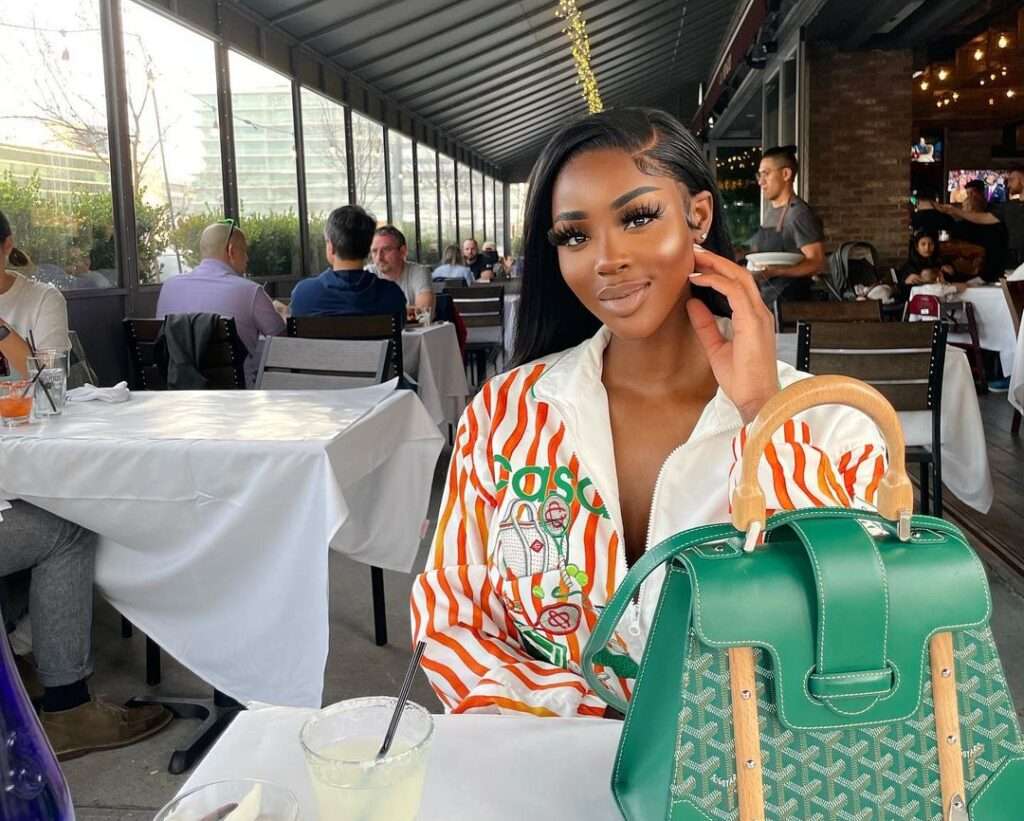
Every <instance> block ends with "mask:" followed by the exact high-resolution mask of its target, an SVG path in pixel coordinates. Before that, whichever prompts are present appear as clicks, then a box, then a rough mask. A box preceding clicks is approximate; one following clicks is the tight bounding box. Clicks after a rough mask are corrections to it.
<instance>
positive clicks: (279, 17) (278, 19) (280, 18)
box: [268, 0, 327, 26]
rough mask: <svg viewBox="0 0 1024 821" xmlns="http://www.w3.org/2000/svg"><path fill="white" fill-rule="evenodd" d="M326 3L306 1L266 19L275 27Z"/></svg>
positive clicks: (317, 0)
mask: <svg viewBox="0 0 1024 821" xmlns="http://www.w3.org/2000/svg"><path fill="white" fill-rule="evenodd" d="M326 2H327V0H308V2H306V3H299V5H297V6H292V7H291V8H290V9H285V10H284V11H282V12H280V13H278V14H275V15H274V16H273V17H270V18H268V19H269V20H270V22H271V23H273V24H274V25H275V26H279V25H281V23H283V22H284V21H285V20H290V19H291V18H292V17H297V16H298V15H300V14H303V13H304V12H307V11H309V10H310V9H312V8H315V7H316V6H320V5H322V4H324V3H326Z"/></svg>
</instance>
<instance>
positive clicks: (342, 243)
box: [290, 205, 405, 319]
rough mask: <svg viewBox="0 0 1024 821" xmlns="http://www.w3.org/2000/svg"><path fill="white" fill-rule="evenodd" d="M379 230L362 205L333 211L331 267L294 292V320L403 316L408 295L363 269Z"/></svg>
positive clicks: (326, 232) (327, 236)
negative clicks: (324, 317)
mask: <svg viewBox="0 0 1024 821" xmlns="http://www.w3.org/2000/svg"><path fill="white" fill-rule="evenodd" d="M376 227H377V225H376V223H375V222H374V220H373V217H371V216H370V215H369V214H367V213H366V211H364V210H363V209H362V208H360V207H359V206H358V205H346V206H344V207H342V208H335V209H334V210H333V211H332V212H331V215H330V216H329V217H328V218H327V224H326V226H324V239H326V240H327V261H328V262H329V263H330V266H331V267H330V268H328V269H327V270H326V271H324V272H323V273H322V274H320V276H318V277H315V278H310V279H304V280H303V281H302V282H300V283H299V284H298V285H296V286H295V288H294V289H293V290H292V301H291V305H290V309H291V315H292V316H372V315H375V314H400V315H401V316H402V318H403V319H404V318H405V294H404V293H403V292H402V289H401V288H399V287H398V286H397V285H396V284H395V283H394V282H389V281H388V280H386V279H381V278H380V277H378V276H377V275H375V274H372V273H370V272H369V271H367V270H366V269H365V268H364V267H363V262H364V260H365V259H366V257H367V255H368V254H369V253H370V245H371V244H372V243H373V232H374V230H375V229H376Z"/></svg>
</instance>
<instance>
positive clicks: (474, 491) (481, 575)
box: [411, 387, 604, 716]
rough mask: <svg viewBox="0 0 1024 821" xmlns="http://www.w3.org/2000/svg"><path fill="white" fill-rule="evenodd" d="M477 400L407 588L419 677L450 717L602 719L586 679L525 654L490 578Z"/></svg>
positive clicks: (489, 501)
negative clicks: (419, 647) (418, 646)
mask: <svg viewBox="0 0 1024 821" xmlns="http://www.w3.org/2000/svg"><path fill="white" fill-rule="evenodd" d="M486 390H487V388H486V387H485V391H486ZM483 396H484V391H481V392H480V394H478V395H477V398H476V399H475V400H474V401H473V403H472V404H471V405H470V406H469V407H468V408H467V409H466V412H465V414H464V415H463V417H462V420H461V421H460V423H459V428H458V433H457V435H456V442H455V448H454V451H453V454H452V460H451V464H450V466H449V469H448V477H447V483H446V487H445V491H444V497H443V499H442V501H441V507H440V513H439V520H438V525H437V531H436V533H435V535H434V542H433V546H432V548H431V551H430V555H429V557H428V559H427V566H426V568H425V570H424V572H423V573H421V574H420V575H419V576H418V577H417V578H416V580H415V582H414V583H413V590H412V600H411V609H412V623H413V637H414V639H415V640H416V641H423V642H425V643H426V649H425V651H424V654H423V661H422V666H423V669H424V671H425V672H426V674H427V678H428V679H429V680H430V683H431V685H432V686H433V688H434V691H435V692H436V693H437V696H438V698H439V699H440V700H441V702H442V703H443V704H444V705H445V708H446V709H447V710H448V711H449V712H452V713H473V712H478V713H519V714H522V713H530V714H533V715H538V716H578V715H589V716H601V715H602V714H603V712H604V703H603V702H602V701H601V700H600V699H599V698H598V697H597V696H596V695H595V694H594V693H593V692H592V691H590V690H589V688H588V687H587V686H586V682H585V680H584V679H583V677H582V676H580V675H577V674H576V673H573V672H572V671H570V670H567V669H565V668H562V667H558V666H555V665H553V664H550V663H546V662H541V661H537V660H535V659H534V658H533V657H532V656H530V655H529V654H527V653H526V652H525V651H524V650H523V647H522V645H521V643H520V641H519V638H518V633H517V632H516V629H515V626H514V623H513V622H512V620H511V618H510V617H509V615H508V614H507V612H506V610H505V606H504V604H503V602H502V600H501V598H500V597H499V596H498V595H497V593H496V591H495V590H494V586H493V584H492V583H491V579H490V576H489V575H488V567H487V558H488V557H487V546H488V531H489V528H490V526H491V522H492V516H493V514H494V509H495V494H496V489H495V486H494V479H493V475H492V473H491V471H490V469H489V468H488V466H486V463H485V456H484V453H485V450H484V447H483V442H484V441H485V440H486V438H487V435H488V431H487V426H488V418H487V408H486V404H485V402H484V401H481V397H483Z"/></svg>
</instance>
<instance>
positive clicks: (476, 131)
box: [445, 33, 671, 139]
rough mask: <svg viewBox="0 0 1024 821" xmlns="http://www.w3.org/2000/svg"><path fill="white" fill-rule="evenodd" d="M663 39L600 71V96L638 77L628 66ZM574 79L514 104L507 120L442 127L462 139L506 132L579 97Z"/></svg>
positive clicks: (566, 78) (644, 57)
mask: <svg viewBox="0 0 1024 821" xmlns="http://www.w3.org/2000/svg"><path fill="white" fill-rule="evenodd" d="M670 34H671V33H670ZM664 42H665V41H664V40H663V41H662V42H661V43H658V44H654V45H653V46H652V48H651V49H649V50H648V51H645V52H643V53H642V54H637V55H634V56H632V57H627V58H626V59H625V62H624V63H623V64H622V65H621V67H620V71H619V72H617V73H614V74H611V75H609V74H601V75H600V76H601V78H602V79H601V83H600V87H599V89H600V91H601V96H602V97H604V95H605V93H607V92H608V91H609V90H610V89H612V88H615V87H617V85H618V83H619V82H620V81H621V80H622V79H629V78H633V77H636V76H638V75H637V74H636V72H635V70H633V71H630V69H635V67H636V66H637V64H643V62H644V61H646V60H647V58H648V56H649V55H650V54H651V53H652V52H656V51H658V50H659V49H660V48H661V47H662V46H663V45H664ZM623 71H629V73H628V74H625V75H624V74H623V73H622V72H623ZM575 79H576V78H575V77H573V76H571V75H568V74H567V75H566V76H564V77H562V78H559V82H560V83H562V84H563V88H562V89H561V90H560V91H559V92H558V93H557V95H555V94H553V95H544V96H541V95H537V96H536V98H535V99H534V102H533V103H532V104H528V105H522V106H517V107H516V108H515V113H514V115H513V116H512V117H510V118H508V119H503V120H500V121H497V118H491V120H490V121H489V122H488V123H487V124H486V125H484V126H483V127H481V126H480V125H479V124H478V125H476V126H473V125H472V124H470V125H468V126H465V127H462V128H459V127H458V126H455V125H453V124H451V123H446V124H445V128H447V129H448V130H449V131H450V132H451V133H452V134H453V135H455V136H456V138H457V139H465V138H464V137H460V136H458V135H461V134H466V135H469V134H472V135H473V138H474V139H478V138H486V137H487V136H489V135H490V134H491V133H493V132H495V131H506V130H508V129H509V128H516V127H518V126H519V124H520V123H521V122H523V121H524V120H526V119H529V118H530V117H532V115H534V114H547V113H557V111H558V109H561V108H565V107H566V106H570V105H571V104H572V103H573V102H575V101H578V100H582V95H581V93H580V89H579V87H578V86H577V85H576V82H575ZM526 93H527V94H529V90H527V92H526ZM513 104H514V103H513V101H511V100H510V101H509V105H510V106H511V105H513ZM478 122H479V121H478Z"/></svg>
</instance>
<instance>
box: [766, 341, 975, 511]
mask: <svg viewBox="0 0 1024 821" xmlns="http://www.w3.org/2000/svg"><path fill="white" fill-rule="evenodd" d="M775 344H776V355H777V356H778V358H779V360H780V361H782V362H786V363H788V364H790V365H793V366H795V365H796V354H797V335H796V334H794V333H786V334H777V335H776V337H775ZM940 409H941V421H940V426H941V440H942V441H941V448H942V451H941V452H942V484H943V485H945V486H946V489H947V490H949V491H950V492H951V493H952V494H953V495H954V496H956V497H957V498H958V499H959V500H960V501H962V502H963V503H964V504H966V505H969V506H970V507H972V508H974V509H975V510H977V511H979V512H981V513H988V511H989V508H991V507H992V500H993V498H994V495H995V490H994V487H993V484H992V472H991V469H990V467H989V462H988V446H987V445H986V442H985V428H984V426H983V424H982V420H981V407H980V406H979V405H978V394H977V392H976V391H975V388H974V379H973V376H972V375H971V366H970V364H969V363H968V361H967V354H966V353H964V351H963V350H962V349H961V348H956V347H954V346H952V345H949V346H947V347H946V357H945V364H944V366H943V372H942V400H941V405H940ZM899 418H900V422H901V423H902V425H903V435H904V437H905V439H906V443H907V445H911V446H913V445H923V446H926V447H931V445H932V420H931V411H901V412H900V413H899Z"/></svg>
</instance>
